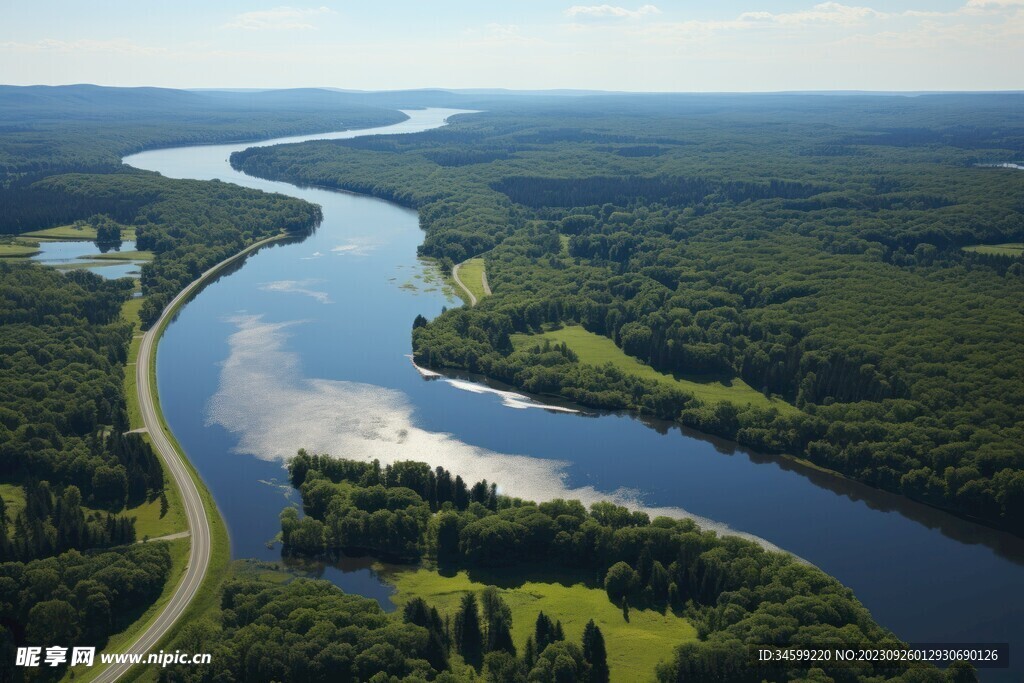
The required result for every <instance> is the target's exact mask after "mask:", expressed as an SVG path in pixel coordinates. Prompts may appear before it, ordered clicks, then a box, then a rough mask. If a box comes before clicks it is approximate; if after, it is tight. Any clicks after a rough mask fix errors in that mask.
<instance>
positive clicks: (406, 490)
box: [282, 451, 944, 681]
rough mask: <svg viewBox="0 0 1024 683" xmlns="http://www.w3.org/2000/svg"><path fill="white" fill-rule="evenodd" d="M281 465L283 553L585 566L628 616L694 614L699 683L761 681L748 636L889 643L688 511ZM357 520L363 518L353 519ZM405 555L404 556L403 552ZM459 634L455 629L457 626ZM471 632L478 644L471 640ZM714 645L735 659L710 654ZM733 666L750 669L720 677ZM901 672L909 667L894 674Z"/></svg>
mask: <svg viewBox="0 0 1024 683" xmlns="http://www.w3.org/2000/svg"><path fill="white" fill-rule="evenodd" d="M289 473H290V476H291V481H292V483H293V484H294V485H296V486H298V487H299V490H300V491H301V493H302V499H303V507H304V510H305V513H306V516H305V517H304V518H302V519H301V520H299V519H297V518H296V516H295V515H294V510H293V509H286V510H285V511H284V512H283V513H282V531H283V541H284V544H285V550H286V552H291V553H304V554H310V555H314V556H319V555H323V554H325V553H329V552H330V551H333V550H343V549H352V550H359V551H364V552H367V551H368V552H370V553H371V554H375V555H383V556H386V557H390V558H395V553H394V552H393V548H394V547H395V538H396V536H399V535H400V536H401V537H402V547H405V548H408V549H413V548H415V549H417V550H418V554H419V555H427V556H430V557H432V558H434V559H435V560H436V561H437V562H438V563H440V564H442V565H447V566H450V567H453V568H467V569H474V568H481V567H483V568H496V567H504V568H514V567H524V568H526V567H532V568H536V567H543V568H545V569H546V570H548V571H552V572H556V571H558V570H559V569H560V568H571V569H575V570H582V573H584V574H587V573H589V574H592V575H594V576H595V577H597V578H598V580H599V581H600V582H601V583H600V585H602V586H603V587H604V588H605V589H606V591H607V592H608V595H609V598H610V599H611V600H613V601H614V602H615V603H616V604H617V605H620V606H622V608H623V611H624V612H625V613H626V614H628V610H629V608H630V606H634V607H640V608H649V609H657V610H659V611H665V610H673V611H675V612H676V613H677V614H679V615H681V616H685V617H687V618H689V619H691V620H692V621H693V622H694V623H695V624H696V625H697V628H698V633H699V636H700V642H699V643H697V644H696V645H694V646H691V650H690V651H691V652H695V657H694V660H695V661H697V662H701V663H702V666H704V667H706V668H705V669H703V670H701V671H700V672H699V673H696V674H692V670H691V674H692V675H693V676H694V678H695V679H696V680H746V679H747V678H754V677H763V676H764V671H763V670H758V669H757V668H756V667H755V665H753V664H750V663H749V662H748V660H747V649H746V646H747V645H748V644H761V643H773V644H778V645H782V644H789V643H794V644H795V643H806V642H815V643H824V642H831V643H836V644H837V645H840V644H842V645H851V644H854V643H865V642H870V643H887V644H891V645H897V644H898V641H896V640H895V638H894V637H893V636H892V635H891V634H890V633H888V632H886V631H885V630H884V629H882V628H881V627H879V626H878V625H877V624H875V623H874V622H873V621H872V620H871V617H870V615H869V614H868V612H867V610H865V609H864V608H863V607H862V606H861V605H860V603H859V602H857V600H856V599H855V598H854V597H853V594H852V593H851V592H850V590H849V589H847V588H845V587H843V586H842V585H840V584H839V583H838V582H837V581H836V580H835V579H832V578H831V577H829V576H827V575H826V574H824V573H823V572H821V571H820V570H818V569H816V568H814V567H811V566H809V565H805V564H803V563H801V562H799V561H797V560H795V559H794V558H793V557H792V556H790V555H786V554H783V553H778V552H769V551H766V550H764V549H763V548H761V547H760V546H758V545H757V544H755V543H753V542H751V541H747V540H743V539H740V538H737V537H733V536H724V537H719V536H717V535H716V534H714V533H713V532H707V531H701V530H700V529H699V528H698V527H697V526H696V525H695V524H694V523H693V521H692V520H674V519H669V518H666V517H659V518H657V519H655V520H653V521H652V520H651V519H650V518H649V517H648V516H647V515H646V514H644V513H639V512H633V511H630V510H628V509H626V508H624V507H620V506H617V505H614V504H612V503H597V504H594V505H592V506H591V508H590V509H589V510H588V509H587V508H585V507H584V506H583V505H582V504H581V503H580V502H579V501H574V500H553V501H548V502H544V503H540V504H537V503H533V502H529V501H523V500H520V499H517V498H510V497H507V496H503V495H497V494H496V493H493V492H495V487H494V484H493V483H488V482H486V481H481V482H476V483H474V484H472V485H469V484H467V483H465V482H463V486H465V489H464V490H465V491H467V493H468V497H467V498H462V497H460V498H459V501H458V503H463V504H464V505H465V507H464V508H463V507H460V506H459V504H458V503H457V502H456V500H455V498H456V496H455V495H454V494H453V495H451V496H450V497H449V496H448V495H447V493H446V492H447V491H448V488H447V483H448V482H455V483H456V484H455V488H456V490H463V489H462V486H459V485H458V483H457V482H459V481H461V480H460V479H459V478H458V477H455V478H453V477H452V475H451V473H449V472H448V471H446V470H445V469H444V468H441V467H437V468H435V469H431V468H430V467H429V466H428V465H426V464H425V463H417V462H409V461H405V462H397V463H394V464H391V465H389V466H386V467H383V468H382V467H381V466H380V464H379V463H378V462H376V461H375V462H372V463H366V462H356V461H348V460H336V459H333V458H331V457H330V456H324V455H312V454H309V453H306V452H305V451H299V453H298V455H297V456H296V457H295V458H294V459H293V460H292V461H291V462H290V464H289ZM474 492H475V493H474ZM445 498H449V499H447V500H443V499H445ZM467 501H468V502H467ZM290 510H291V511H290ZM360 518H361V519H365V521H366V524H365V526H362V525H359V524H357V523H355V522H354V520H356V519H360ZM376 519H379V520H380V521H376V522H375V521H374V520H376ZM350 539H351V541H352V543H353V545H350ZM413 557H414V553H411V552H410V553H407V554H406V559H410V560H411V559H413ZM463 609H464V610H465V611H467V612H470V611H472V610H473V609H475V606H474V605H471V604H470V601H469V600H467V601H465V602H464V603H463ZM556 616H557V615H556ZM466 618H467V617H464V618H463V620H464V621H465V619H466ZM552 628H554V627H552ZM478 630H479V629H478V628H473V629H471V631H472V632H473V633H475V632H476V631H478ZM555 630H556V631H557V629H555ZM455 631H456V633H460V630H459V628H458V627H457V628H456V629H455ZM545 632H546V633H547V632H548V631H547V630H545ZM461 637H462V639H463V641H464V640H465V638H466V636H465V635H464V634H463V635H462V636H461ZM472 639H473V640H472V642H473V645H472V648H471V650H472V652H474V653H476V652H478V647H477V645H476V642H477V636H476V635H472ZM458 640H459V636H456V641H458ZM544 642H546V641H544V640H541V637H540V635H537V636H536V640H535V645H536V651H535V652H534V655H538V654H542V650H543V649H544V648H541V647H540V646H541V645H542V644H543V643H544ZM462 647H463V649H465V645H464V644H463V646H462ZM693 648H695V650H694V649H693ZM721 651H728V652H729V653H730V655H729V656H728V657H726V658H724V659H720V658H718V657H715V656H711V655H712V654H713V653H718V652H721ZM737 667H738V668H737ZM672 671H673V670H672V669H670V668H667V669H666V672H665V674H664V675H665V676H666V679H668V680H671V679H672V677H673V674H672ZM826 672H827V673H830V675H836V676H838V677H839V678H841V679H843V680H869V679H871V680H874V679H873V678H871V677H879V678H878V680H891V678H892V677H894V676H895V677H897V678H896V680H908V681H909V680H936V681H940V680H944V679H943V677H942V676H941V674H938V673H937V672H934V671H932V672H930V673H924V674H922V673H920V672H910V671H899V670H897V671H894V670H884V669H881V668H873V667H872V666H871V665H867V666H865V667H863V668H860V669H852V670H851V669H843V670H841V671H840V670H839V669H836V670H834V671H831V672H830V670H827V671H826ZM733 674H737V675H739V674H741V675H742V676H743V677H746V678H742V677H736V678H731V677H729V676H731V675H733ZM777 674H778V677H777V678H775V679H774V680H780V681H782V680H798V679H801V678H802V677H803V676H805V675H806V670H792V671H786V672H777ZM903 675H906V676H908V677H907V678H905V679H901V678H899V677H900V676H903ZM716 676H717V677H718V678H715V677H716ZM916 676H922V677H920V678H917V677H916ZM499 680H501V679H499ZM512 680H517V679H514V678H513V679H512ZM530 680H534V679H533V678H531V679H530ZM537 680H551V679H548V678H540V679H537ZM568 680H573V679H568ZM757 680H760V678H757Z"/></svg>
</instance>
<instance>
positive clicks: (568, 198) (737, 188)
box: [442, 164, 828, 209]
mask: <svg viewBox="0 0 1024 683" xmlns="http://www.w3.org/2000/svg"><path fill="white" fill-rule="evenodd" d="M442 165H444V164H442ZM491 187H493V188H494V189H495V190H497V191H498V192H501V193H502V194H505V195H507V196H508V197H509V199H511V200H512V201H514V202H516V203H517V204H523V205H525V206H530V207H533V208H535V209H536V208H541V207H548V206H551V207H574V206H592V205H595V204H615V205H617V206H629V205H631V204H635V203H637V202H642V203H655V202H656V203H659V204H665V205H666V206H691V205H695V204H698V203H713V202H716V201H730V202H743V201H747V200H754V199H773V198H784V199H802V198H805V197H810V196H812V195H816V194H820V193H822V192H826V191H828V188H827V187H816V186H814V185H809V184H805V183H797V182H793V181H786V180H776V179H773V180H770V181H769V182H767V183H751V182H724V183H723V182H716V181H713V180H711V179H708V178H683V177H650V178H648V177H640V176H625V177H611V176H608V177H601V176H591V177H586V178H539V177H528V176H527V177H523V176H516V177H506V178H502V179H501V180H500V181H498V182H496V183H493V184H492V185H491Z"/></svg>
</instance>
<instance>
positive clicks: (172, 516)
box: [124, 481, 188, 541]
mask: <svg viewBox="0 0 1024 683" xmlns="http://www.w3.org/2000/svg"><path fill="white" fill-rule="evenodd" d="M165 493H166V494H167V504H168V508H167V514H166V515H164V516H163V517H161V516H160V499H159V498H157V499H156V500H154V501H152V502H149V503H143V504H142V505H139V506H137V507H133V508H129V509H128V510H125V512H124V514H125V515H127V516H129V517H134V518H135V538H137V539H139V540H140V541H141V540H144V539H147V538H160V537H161V536H167V535H169V534H176V533H178V532H180V531H188V520H186V519H185V512H184V510H183V509H182V506H181V498H180V496H179V494H178V487H177V486H176V485H175V484H174V482H173V481H169V482H168V483H167V487H166V490H165Z"/></svg>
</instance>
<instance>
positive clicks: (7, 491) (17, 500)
mask: <svg viewBox="0 0 1024 683" xmlns="http://www.w3.org/2000/svg"><path fill="white" fill-rule="evenodd" d="M0 498H3V499H4V505H5V506H6V510H7V520H8V522H9V525H8V528H13V525H14V518H15V517H17V516H18V513H19V512H21V511H22V510H24V509H25V489H23V488H21V484H0ZM8 538H10V535H9V534H8Z"/></svg>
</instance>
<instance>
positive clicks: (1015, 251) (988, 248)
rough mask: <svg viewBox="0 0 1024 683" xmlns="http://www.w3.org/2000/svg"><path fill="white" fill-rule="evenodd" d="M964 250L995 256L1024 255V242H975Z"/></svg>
mask: <svg viewBox="0 0 1024 683" xmlns="http://www.w3.org/2000/svg"><path fill="white" fill-rule="evenodd" d="M964 251H973V252H974V253H976V254H990V255H993V256H1024V243H1022V242H1008V243H1007V244H974V245H971V246H969V247H964Z"/></svg>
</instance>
